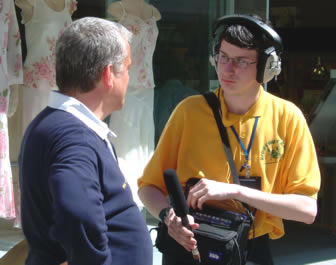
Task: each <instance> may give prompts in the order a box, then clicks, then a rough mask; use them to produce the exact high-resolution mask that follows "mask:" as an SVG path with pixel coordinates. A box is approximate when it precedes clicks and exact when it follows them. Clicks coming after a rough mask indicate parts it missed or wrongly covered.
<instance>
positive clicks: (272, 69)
mask: <svg viewBox="0 0 336 265" xmlns="http://www.w3.org/2000/svg"><path fill="white" fill-rule="evenodd" d="M234 24H238V25H242V26H245V27H246V28H248V29H250V30H251V31H252V32H258V33H260V34H262V35H264V36H265V37H266V38H267V39H268V40H269V41H270V43H271V45H270V46H269V47H266V48H265V49H264V50H263V51H260V52H259V57H258V64H257V78H256V79H257V81H258V82H259V83H267V82H268V81H270V80H272V78H273V77H275V76H277V75H279V74H280V72H281V60H280V57H279V56H280V54H281V52H282V50H283V46H282V41H281V38H280V36H279V35H278V33H276V31H275V30H274V29H272V28H271V27H270V26H268V25H267V24H265V23H264V22H262V21H261V20H259V19H257V18H254V17H252V16H247V15H229V16H223V17H220V18H218V19H217V20H216V21H215V24H214V28H213V31H212V37H213V44H212V54H211V55H210V63H211V64H212V65H213V66H214V67H216V65H217V63H216V62H215V59H214V58H215V55H216V54H217V53H218V50H219V45H220V40H219V38H220V35H221V33H222V32H224V30H226V29H227V28H228V27H229V26H231V25H234Z"/></svg>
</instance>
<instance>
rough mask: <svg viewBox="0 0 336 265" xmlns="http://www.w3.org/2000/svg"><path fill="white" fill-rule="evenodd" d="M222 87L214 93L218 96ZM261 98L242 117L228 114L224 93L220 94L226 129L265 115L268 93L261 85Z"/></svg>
mask: <svg viewBox="0 0 336 265" xmlns="http://www.w3.org/2000/svg"><path fill="white" fill-rule="evenodd" d="M220 89H221V88H220V87H219V88H217V89H216V90H215V91H214V93H215V94H216V96H217V95H218V93H219V92H220ZM259 91H260V94H259V97H258V99H257V101H256V103H255V104H254V105H253V106H252V107H251V108H250V109H249V110H248V111H247V112H246V113H245V114H242V115H238V114H233V113H230V112H228V110H227V107H226V104H225V101H224V96H223V93H219V100H220V105H221V110H222V120H223V123H224V126H225V127H230V126H231V125H233V124H234V123H236V122H237V121H239V120H247V119H250V118H255V117H260V116H262V115H263V113H264V110H265V106H266V105H265V104H266V101H265V98H266V92H265V91H264V88H263V87H262V86H261V85H260V87H259Z"/></svg>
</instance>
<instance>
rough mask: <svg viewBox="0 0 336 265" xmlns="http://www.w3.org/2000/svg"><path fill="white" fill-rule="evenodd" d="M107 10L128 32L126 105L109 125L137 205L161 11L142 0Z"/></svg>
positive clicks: (149, 142)
mask: <svg viewBox="0 0 336 265" xmlns="http://www.w3.org/2000/svg"><path fill="white" fill-rule="evenodd" d="M108 12H109V14H110V15H112V17H113V18H114V19H115V20H117V21H118V22H119V23H121V24H123V25H124V26H125V27H126V28H128V29H129V30H130V31H131V32H133V39H132V42H131V51H132V65H131V67H130V69H129V77H130V80H129V84H128V89H127V94H126V99H125V105H124V106H123V108H122V109H121V111H118V112H115V113H113V114H112V115H111V116H110V121H109V127H110V129H111V130H112V131H114V132H115V133H116V135H117V138H116V139H115V140H114V142H113V144H114V146H115V147H116V150H117V154H118V160H119V166H120V168H121V170H122V172H123V174H124V175H125V177H126V178H127V180H128V182H129V184H130V187H131V189H132V192H133V197H134V200H135V202H136V203H137V205H138V206H139V207H140V208H141V207H142V206H143V204H142V202H141V201H140V199H139V197H138V195H137V190H138V186H137V179H138V178H139V177H140V176H141V175H142V172H143V169H144V167H145V165H146V164H147V162H148V161H149V159H150V158H151V156H152V154H153V152H154V119H153V105H154V86H155V84H154V76H153V69H152V56H153V53H154V50H155V45H156V40H157V36H158V27H157V24H156V23H157V21H158V20H159V19H161V14H160V12H159V11H158V10H157V9H156V8H155V7H154V6H152V5H150V4H148V3H146V2H145V0H121V1H117V2H113V3H112V4H111V5H110V6H109V7H108Z"/></svg>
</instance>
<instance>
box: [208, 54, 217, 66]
mask: <svg viewBox="0 0 336 265" xmlns="http://www.w3.org/2000/svg"><path fill="white" fill-rule="evenodd" d="M209 62H210V64H211V65H212V66H213V67H215V68H216V61H215V58H214V57H213V55H210V56H209Z"/></svg>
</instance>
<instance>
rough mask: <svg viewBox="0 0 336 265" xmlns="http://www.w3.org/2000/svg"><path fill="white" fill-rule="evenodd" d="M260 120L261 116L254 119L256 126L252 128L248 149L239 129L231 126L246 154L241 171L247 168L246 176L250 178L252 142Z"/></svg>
mask: <svg viewBox="0 0 336 265" xmlns="http://www.w3.org/2000/svg"><path fill="white" fill-rule="evenodd" d="M258 120H259V117H256V119H255V121H254V126H253V130H252V135H251V138H250V143H249V145H248V148H247V150H246V148H245V146H244V144H243V142H242V141H241V139H240V137H239V135H238V133H237V131H236V130H235V128H234V127H233V126H231V129H232V131H233V133H234V135H235V136H236V138H237V140H238V142H239V144H240V147H241V148H242V150H243V152H244V155H245V162H244V164H243V165H242V166H241V168H240V172H242V171H243V170H245V177H246V178H249V177H250V173H251V167H250V166H249V164H248V161H249V159H250V158H249V157H250V151H251V148H252V144H253V140H254V136H255V133H256V129H257V125H258Z"/></svg>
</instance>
